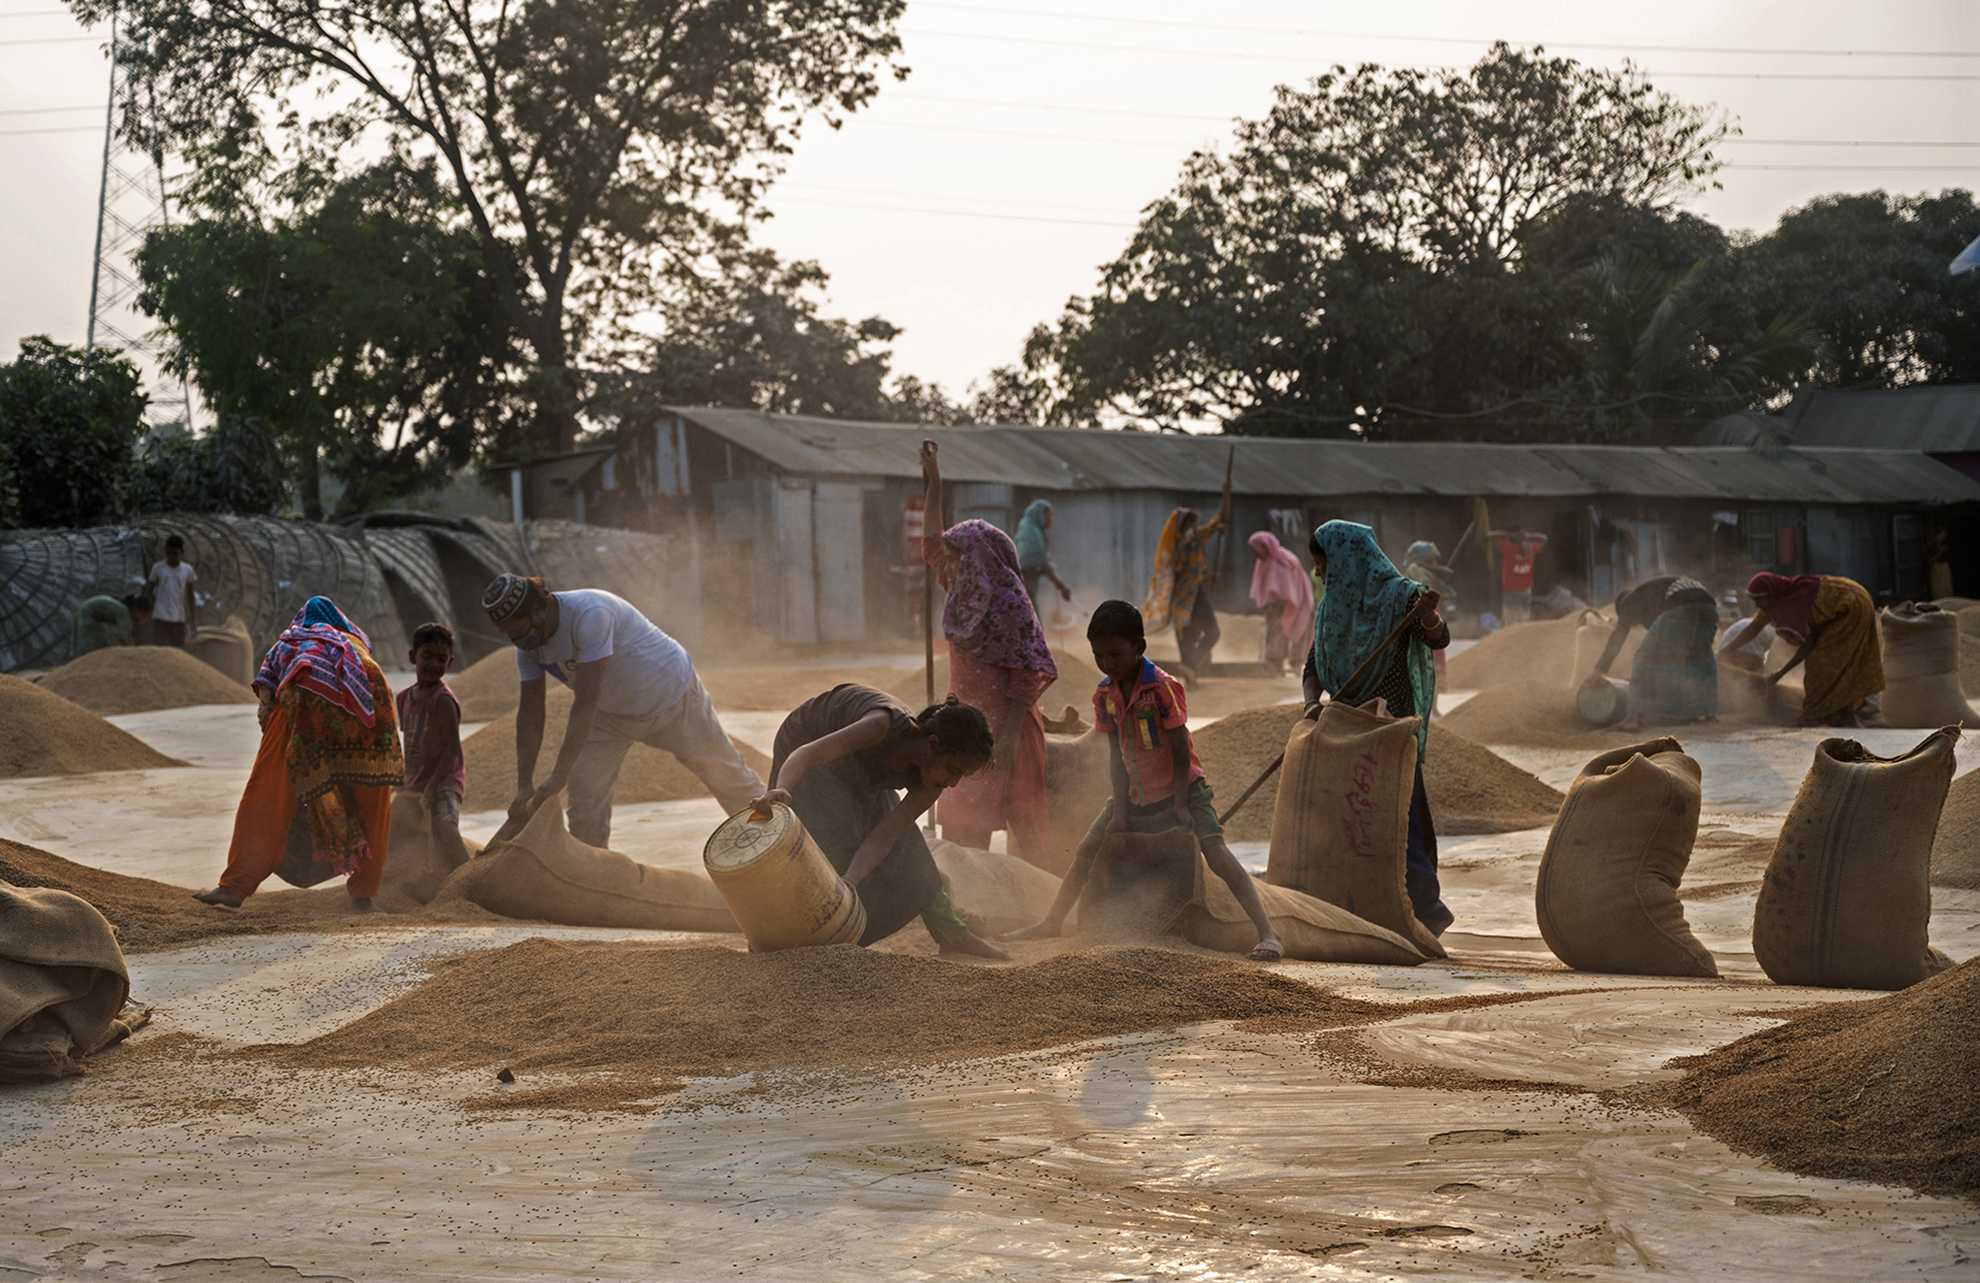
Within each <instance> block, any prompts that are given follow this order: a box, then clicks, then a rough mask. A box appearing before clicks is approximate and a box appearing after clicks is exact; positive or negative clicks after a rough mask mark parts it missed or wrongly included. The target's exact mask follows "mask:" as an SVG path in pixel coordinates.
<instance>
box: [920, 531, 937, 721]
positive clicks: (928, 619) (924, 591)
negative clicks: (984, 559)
mask: <svg viewBox="0 0 1980 1283" xmlns="http://www.w3.org/2000/svg"><path fill="white" fill-rule="evenodd" d="M921 670H922V673H923V674H924V675H925V676H926V677H927V678H928V700H927V703H925V704H924V705H923V707H924V708H926V707H931V706H933V705H934V703H935V569H934V567H932V566H929V565H926V564H924V565H923V566H922V568H921Z"/></svg>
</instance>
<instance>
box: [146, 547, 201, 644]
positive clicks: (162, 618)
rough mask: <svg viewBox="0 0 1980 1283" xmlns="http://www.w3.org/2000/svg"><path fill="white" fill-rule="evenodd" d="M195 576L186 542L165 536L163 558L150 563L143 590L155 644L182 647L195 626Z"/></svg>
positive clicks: (196, 577)
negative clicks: (148, 604) (147, 595)
mask: <svg viewBox="0 0 1980 1283" xmlns="http://www.w3.org/2000/svg"><path fill="white" fill-rule="evenodd" d="M198 589H199V576H197V575H195V574H194V573H193V567H192V563H191V562H190V561H187V560H186V541H185V540H184V539H182V538H180V537H179V536H178V535H170V536H167V538H166V540H165V560H163V561H156V562H153V563H152V565H151V574H150V575H149V576H147V577H146V579H145V581H144V590H145V592H147V593H149V594H150V595H151V598H152V607H151V641H152V643H153V644H154V645H158V646H184V645H185V644H186V636H187V634H188V633H190V632H191V631H192V630H193V629H195V628H198V627H199V592H198Z"/></svg>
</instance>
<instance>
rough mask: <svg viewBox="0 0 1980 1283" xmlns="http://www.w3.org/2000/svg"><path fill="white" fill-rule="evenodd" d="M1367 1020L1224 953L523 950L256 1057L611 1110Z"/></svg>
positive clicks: (500, 953) (464, 965) (440, 976)
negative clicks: (814, 1078)
mask: <svg viewBox="0 0 1980 1283" xmlns="http://www.w3.org/2000/svg"><path fill="white" fill-rule="evenodd" d="M1383 1010H1384V1009H1383V1008H1381V1007H1379V1006H1377V1005H1375V1004H1370V1003H1365V1002H1360V1001H1355V1000H1350V999H1345V998H1340V997H1337V996H1335V995H1333V994H1331V993H1329V992H1327V991H1326V990H1323V989H1318V988H1315V987H1313V986H1311V985H1307V984H1303V983H1301V982H1299V981H1297V980H1292V979H1288V978H1286V977H1284V976H1281V975H1277V974H1274V973H1273V972H1270V971H1265V970H1261V969H1260V968H1258V967H1255V966H1251V965H1248V964H1245V963H1242V962H1239V961H1237V960H1235V959H1224V958H1215V957H1208V956H1205V955H1202V954H1198V953H1184V952H1170V951H1166V950H1160V949H1148V948H1131V949H1088V950H1081V951H1076V952H1070V953H1063V954H1059V955H1057V956H1054V957H1050V958H1047V959H1045V960H1044V961H1041V962H1036V963H1031V964H1028V965H1020V966H1014V967H1007V968H991V967H980V966H966V965H960V964H956V963H951V962H944V961H938V960H935V959H930V958H919V957H911V956H908V955H904V954H898V953H882V952H875V951H873V950H870V949H861V948H858V947H855V946H852V945H839V946H835V947H831V948H823V949H792V950H787V951H784V952H781V953H768V954H749V953H744V952H741V951H739V950H734V949H716V948H705V947H692V948H681V947H678V946H669V945H650V944H639V943H627V942H621V941H612V942H579V941H563V940H544V939H530V940H524V941H522V942H520V943H518V944H513V945H510V946H508V947H507V948H503V949H494V950H490V951H487V952H481V953H474V954H468V955H465V956H462V957H457V958H449V959H446V960H445V961H443V962H440V963H439V964H437V966H436V968H435V971H434V974H433V976H432V978H431V979H429V980H427V981H426V982H425V983H424V984H422V985H420V986H419V987H418V988H417V989H414V990H413V991H412V992H410V993H408V994H406V995H404V996H402V997H400V998H398V999H395V1000H394V1001H392V1002H390V1003H387V1004H386V1005H385V1006H383V1007H381V1008H379V1009H378V1010H377V1011H374V1012H372V1013H371V1014H369V1015H367V1016H364V1017H363V1018H361V1019H359V1020H357V1021H354V1022H353V1023H351V1024H348V1025H345V1026H344V1027H343V1028H341V1029H338V1030H336V1031H335V1032H333V1033H330V1034H327V1035H325V1036H323V1037H321V1038H317V1039H314V1040H312V1041H310V1042H306V1043H302V1044H298V1045H295V1046H289V1047H279V1048H266V1049H262V1050H261V1052H260V1053H258V1054H262V1055H268V1056H272V1057H274V1058H275V1059H277V1060H278V1061H279V1062H280V1063H282V1064H285V1065H290V1066H295V1067H298V1068H310V1069H317V1068H332V1067H335V1068H373V1067H377V1066H392V1067H404V1068H411V1069H484V1070H492V1069H494V1068H497V1067H500V1066H510V1067H513V1068H514V1069H516V1070H517V1071H519V1072H521V1073H524V1074H528V1073H531V1072H544V1071H592V1072H604V1073H609V1074H618V1075H625V1076H628V1077H629V1078H630V1080H631V1085H630V1086H629V1087H628V1089H627V1090H626V1091H624V1092H622V1093H620V1094H619V1100H620V1102H623V1101H624V1100H626V1099H636V1098H637V1096H638V1095H639V1094H640V1093H641V1092H642V1091H648V1092H651V1091H662V1090H666V1089H667V1088H668V1087H670V1086H672V1085H673V1082H674V1080H676V1079H679V1078H681V1077H687V1076H726V1075H731V1074H740V1073H746V1072H750V1071H761V1070H800V1071H816V1070H832V1069H870V1068H879V1067H888V1068H892V1067H898V1066H901V1065H906V1064H915V1063H922V1064H926V1063H935V1062H942V1061H951V1060H957V1059H963V1058H968V1057H975V1056H995V1055H1004V1054H1008V1053H1011V1052H1019V1051H1030V1050H1036V1049H1038V1048H1043V1047H1051V1046H1056V1045H1060V1044H1063V1043H1070V1042H1078V1041H1082V1040H1084V1039H1089V1038H1098V1037H1104V1036H1108V1035H1114V1034H1125V1033H1132V1032H1136V1031H1139V1030H1145V1029H1159V1028H1168V1027H1171V1026H1175V1025H1186V1024H1191V1023H1195V1022H1199V1021H1206V1020H1231V1019H1248V1018H1256V1017H1268V1016H1293V1017H1305V1018H1321V1019H1326V1018H1338V1019H1339V1020H1340V1021H1342V1022H1343V1023H1346V1022H1350V1021H1354V1020H1358V1019H1364V1018H1366V1017H1367V1016H1369V1015H1371V1014H1374V1013H1377V1012H1380V1011H1383ZM603 1103H607V1104H610V1103H612V1100H611V1093H605V1096H604V1101H603Z"/></svg>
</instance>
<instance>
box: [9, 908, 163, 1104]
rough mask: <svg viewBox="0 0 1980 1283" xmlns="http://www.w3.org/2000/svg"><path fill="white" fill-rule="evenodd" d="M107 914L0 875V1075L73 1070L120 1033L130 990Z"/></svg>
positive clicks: (12, 1077)
mask: <svg viewBox="0 0 1980 1283" xmlns="http://www.w3.org/2000/svg"><path fill="white" fill-rule="evenodd" d="M130 992H131V980H130V973H129V972H128V971H127V970H125V967H124V951H123V949H122V948H120V947H119V946H118V944H117V933H116V931H115V930H113V929H112V928H111V926H110V923H109V921H108V920H107V919H106V918H105V917H104V916H103V915H102V914H101V913H99V912H97V910H96V906H95V905H92V904H90V903H89V902H88V901H87V900H84V899H82V898H81V897H80V896H75V895H71V894H69V893H68V892H67V891H56V890H53V889H49V888H42V887H34V888H30V887H17V886H14V885H13V884H12V883H9V882H0V1082H11V1081H23V1080H32V1079H37V1078H61V1077H65V1076H67V1075H70V1074H79V1073H81V1072H82V1071H83V1070H82V1064H81V1061H82V1058H83V1057H84V1056H87V1055H89V1054H90V1053H91V1052H94V1051H97V1050H99V1049H101V1048H102V1047H104V1046H106V1045H108V1044H109V1043H111V1042H114V1041H116V1040H117V1039H118V1038H119V1037H121V1036H122V1035H123V1033H124V1032H125V1029H124V1028H123V1027H122V1026H121V1025H120V1024H119V1022H118V1019H117V1013H118V1011H120V1010H121V1009H122V1008H123V1005H124V1000H125V999H126V998H128V997H129V996H130Z"/></svg>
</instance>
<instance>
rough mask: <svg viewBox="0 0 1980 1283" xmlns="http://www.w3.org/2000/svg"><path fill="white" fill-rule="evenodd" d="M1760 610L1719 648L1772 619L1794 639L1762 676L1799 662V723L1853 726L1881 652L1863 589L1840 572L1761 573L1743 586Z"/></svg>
mask: <svg viewBox="0 0 1980 1283" xmlns="http://www.w3.org/2000/svg"><path fill="white" fill-rule="evenodd" d="M1746 591H1747V595H1748V596H1750V597H1752V598H1753V602H1754V604H1755V605H1756V606H1758V607H1759V609H1758V610H1757V611H1756V612H1755V613H1754V616H1753V618H1752V619H1751V620H1749V621H1748V622H1747V625H1746V627H1745V628H1744V629H1742V630H1741V631H1740V632H1739V634H1738V635H1737V636H1733V637H1729V638H1727V639H1726V642H1725V645H1724V646H1723V647H1721V653H1737V652H1739V651H1740V650H1741V649H1742V648H1743V647H1744V646H1745V645H1746V644H1747V642H1748V641H1749V640H1751V639H1752V637H1753V636H1755V635H1757V634H1758V633H1759V631H1760V630H1761V629H1762V628H1765V627H1766V626H1767V625H1768V624H1772V625H1773V626H1774V627H1775V629H1776V630H1778V631H1779V632H1780V633H1782V634H1783V635H1784V636H1786V637H1787V638H1788V639H1789V640H1790V641H1792V642H1794V643H1795V652H1794V657H1793V658H1792V659H1790V660H1788V662H1787V663H1786V664H1785V665H1783V666H1782V667H1781V669H1780V670H1779V671H1778V672H1774V673H1769V674H1768V675H1767V684H1768V685H1770V686H1772V685H1777V684H1779V682H1780V680H1781V679H1782V678H1783V677H1786V676H1787V675H1788V674H1789V673H1791V672H1793V671H1794V670H1795V668H1796V667H1797V666H1799V665H1801V664H1803V663H1806V664H1807V665H1808V676H1807V678H1806V680H1805V682H1804V684H1803V690H1802V697H1801V720H1802V723H1803V724H1804V725H1809V726H1815V725H1826V726H1855V725H1857V724H1858V723H1859V722H1860V720H1861V717H1862V710H1863V705H1864V702H1865V701H1866V700H1868V699H1869V698H1870V697H1871V696H1872V695H1875V694H1877V693H1878V692H1879V691H1881V690H1883V689H1884V652H1883V647H1882V644H1881V643H1880V642H1879V641H1878V638H1877V608H1876V606H1875V605H1873V604H1872V603H1871V601H1870V593H1869V592H1868V590H1866V589H1865V588H1864V587H1863V585H1862V584H1859V583H1857V582H1856V581H1855V580H1854V579H1845V578H1843V577H1842V576H1840V575H1795V576H1792V577H1790V576H1787V575H1774V574H1767V573H1764V572H1763V573H1761V574H1757V575H1755V576H1753V579H1752V581H1751V582H1749V583H1748V584H1747V585H1746Z"/></svg>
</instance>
